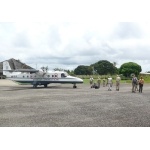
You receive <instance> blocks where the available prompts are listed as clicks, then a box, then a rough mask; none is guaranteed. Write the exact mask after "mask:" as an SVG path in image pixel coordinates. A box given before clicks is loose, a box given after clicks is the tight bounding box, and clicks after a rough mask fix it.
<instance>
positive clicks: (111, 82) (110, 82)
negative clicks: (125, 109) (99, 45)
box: [107, 76, 113, 91]
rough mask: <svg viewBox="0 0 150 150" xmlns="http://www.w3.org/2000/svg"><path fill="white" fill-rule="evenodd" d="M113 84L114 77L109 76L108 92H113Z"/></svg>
mask: <svg viewBox="0 0 150 150" xmlns="http://www.w3.org/2000/svg"><path fill="white" fill-rule="evenodd" d="M112 84H113V81H112V77H111V76H109V77H108V79H107V86H108V91H111V88H112Z"/></svg>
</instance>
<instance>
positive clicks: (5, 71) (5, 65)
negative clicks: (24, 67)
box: [3, 61, 12, 77]
mask: <svg viewBox="0 0 150 150" xmlns="http://www.w3.org/2000/svg"><path fill="white" fill-rule="evenodd" d="M11 70H12V69H11V67H10V65H9V62H8V61H4V62H3V75H5V76H6V77H9V76H10V74H11V73H10V71H11Z"/></svg>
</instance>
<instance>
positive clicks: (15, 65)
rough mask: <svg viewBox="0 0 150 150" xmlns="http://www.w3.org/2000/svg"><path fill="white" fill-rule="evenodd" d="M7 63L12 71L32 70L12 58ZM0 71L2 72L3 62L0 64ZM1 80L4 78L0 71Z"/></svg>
mask: <svg viewBox="0 0 150 150" xmlns="http://www.w3.org/2000/svg"><path fill="white" fill-rule="evenodd" d="M7 61H8V62H9V64H10V67H11V69H12V70H15V69H33V68H32V67H30V66H28V65H26V64H25V63H22V62H21V61H20V60H16V59H14V58H11V59H9V60H7ZM0 70H3V62H0ZM1 78H4V76H3V71H0V79H1Z"/></svg>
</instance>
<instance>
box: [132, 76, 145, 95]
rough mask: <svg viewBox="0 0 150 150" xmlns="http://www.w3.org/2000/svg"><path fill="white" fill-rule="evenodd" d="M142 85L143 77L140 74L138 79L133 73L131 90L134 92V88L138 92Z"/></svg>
mask: <svg viewBox="0 0 150 150" xmlns="http://www.w3.org/2000/svg"><path fill="white" fill-rule="evenodd" d="M143 85H144V79H143V77H142V76H141V77H140V79H139V80H138V78H137V77H136V76H135V75H133V78H132V92H133V93H135V92H136V90H137V91H139V93H142V91H143ZM138 86H139V89H138Z"/></svg>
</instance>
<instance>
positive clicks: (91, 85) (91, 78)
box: [90, 76, 94, 88]
mask: <svg viewBox="0 0 150 150" xmlns="http://www.w3.org/2000/svg"><path fill="white" fill-rule="evenodd" d="M93 82H94V79H93V77H92V76H91V77H90V87H91V88H92V87H93Z"/></svg>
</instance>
